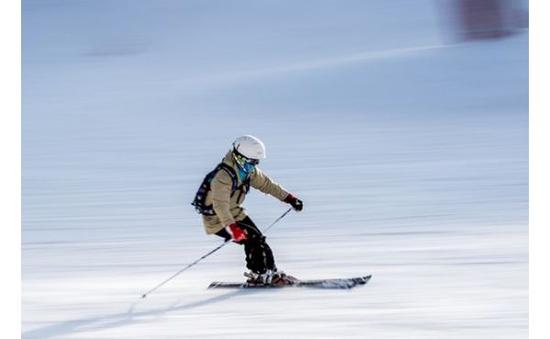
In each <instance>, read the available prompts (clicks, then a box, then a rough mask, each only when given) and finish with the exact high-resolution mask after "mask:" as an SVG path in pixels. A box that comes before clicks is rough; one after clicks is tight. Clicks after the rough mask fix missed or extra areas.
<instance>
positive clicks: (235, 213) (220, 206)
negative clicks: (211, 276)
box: [202, 151, 288, 234]
mask: <svg viewBox="0 0 550 339" xmlns="http://www.w3.org/2000/svg"><path fill="white" fill-rule="evenodd" d="M223 162H224V163H226V164H228V165H229V166H231V167H232V168H233V170H234V171H235V173H237V177H238V185H237V187H239V186H240V185H241V184H242V182H241V179H240V178H239V176H238V173H239V170H238V168H237V163H236V162H235V159H234V158H233V154H232V152H231V151H229V152H228V153H227V154H226V155H225V157H224V158H223ZM231 185H232V182H231V177H230V176H229V174H227V172H226V171H218V173H217V174H216V176H214V178H213V179H212V182H211V183H210V192H208V194H207V196H206V205H207V206H209V205H212V206H213V208H214V211H215V212H216V215H214V216H207V215H203V216H202V220H203V224H204V228H205V230H206V233H208V234H213V233H217V232H219V231H221V230H222V229H223V228H224V227H225V226H227V225H229V224H231V223H234V222H235V221H241V220H243V219H244V218H246V212H245V209H244V208H243V207H241V204H242V203H243V202H244V199H245V197H246V193H247V192H244V189H238V190H236V191H235V193H234V194H231ZM250 186H251V187H254V188H255V189H257V190H260V191H262V192H264V193H266V194H269V195H272V196H274V197H275V198H277V199H279V200H281V201H283V200H284V199H285V198H286V197H287V196H288V192H287V191H286V190H285V189H284V188H282V187H281V186H280V185H279V184H277V183H276V182H274V181H273V180H271V179H270V178H269V177H268V176H267V175H265V174H264V173H263V172H262V171H261V170H260V169H259V168H258V167H256V169H255V170H254V172H253V173H251V174H250Z"/></svg>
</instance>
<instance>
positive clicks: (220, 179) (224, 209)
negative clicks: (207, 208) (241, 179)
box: [210, 171, 235, 226]
mask: <svg viewBox="0 0 550 339" xmlns="http://www.w3.org/2000/svg"><path fill="white" fill-rule="evenodd" d="M231 184H232V182H231V177H230V176H229V174H227V173H226V172H225V171H219V172H218V173H217V174H216V176H214V178H213V179H212V182H211V183H210V189H211V194H212V207H213V208H214V212H216V215H217V216H218V218H219V219H220V222H221V223H222V225H224V226H227V225H229V224H232V223H234V222H235V219H233V215H232V214H231V210H230V208H229V200H230V199H231Z"/></svg>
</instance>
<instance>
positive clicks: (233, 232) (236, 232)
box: [225, 222, 248, 242]
mask: <svg viewBox="0 0 550 339" xmlns="http://www.w3.org/2000/svg"><path fill="white" fill-rule="evenodd" d="M225 231H226V232H227V233H229V235H230V236H231V240H233V241H234V242H241V241H244V240H246V239H248V237H247V236H246V231H245V230H243V229H242V228H240V227H239V226H237V223H236V222H234V223H232V224H230V225H228V226H225Z"/></svg>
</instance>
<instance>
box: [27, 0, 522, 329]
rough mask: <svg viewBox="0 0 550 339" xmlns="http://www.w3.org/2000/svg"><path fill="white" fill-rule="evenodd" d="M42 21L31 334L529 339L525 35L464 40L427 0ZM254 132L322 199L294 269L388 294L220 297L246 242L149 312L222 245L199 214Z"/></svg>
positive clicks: (37, 51) (30, 210)
mask: <svg viewBox="0 0 550 339" xmlns="http://www.w3.org/2000/svg"><path fill="white" fill-rule="evenodd" d="M22 9H23V115H22V122H23V154H22V155H23V165H22V172H23V173H22V175H23V187H22V192H23V216H22V218H23V225H22V271H23V283H22V285H23V286H22V304H23V324H22V326H23V333H22V336H23V338H25V339H31V338H41V339H42V338H220V337H235V338H281V337H283V338H308V337H309V338H354V337H355V338H364V337H370V338H526V337H527V334H528V234H527V230H528V226H527V221H528V220H527V219H528V78H527V77H528V75H527V74H528V72H527V69H528V55H527V46H528V36H527V33H520V34H517V35H515V36H512V37H509V38H506V39H502V40H496V41H490V42H479V43H469V44H460V45H453V44H449V42H450V41H448V39H447V38H446V37H445V36H443V35H442V34H441V32H443V31H444V29H442V27H441V25H442V23H441V17H440V16H439V15H438V11H439V9H438V7H437V6H435V1H428V0H417V1H406V0H392V1H386V0H370V1H346V2H336V1H315V2H313V1H300V2H293V1H265V2H246V1H231V2H229V1H212V2H204V1H140V2H135V1H122V0H121V1H61V0H55V1H54V0H49V1H46V0H40V1H38V0H36V1H31V0H24V1H23V3H22ZM244 133H250V134H254V135H256V136H258V137H260V138H261V139H262V140H264V142H265V143H266V145H267V152H268V159H266V160H265V161H264V162H263V163H262V164H261V167H262V168H263V169H264V170H265V171H266V172H267V173H269V174H270V175H271V176H272V177H273V178H274V179H275V180H277V181H278V182H280V183H282V184H283V185H284V186H285V187H286V188H287V189H289V190H290V191H292V192H295V193H296V194H297V195H298V196H300V197H301V198H302V199H303V200H304V202H305V210H304V212H302V213H294V212H293V213H291V214H290V215H288V216H287V217H286V218H285V219H283V220H282V221H281V222H280V223H279V224H277V225H276V226H275V227H274V228H273V229H272V230H270V232H269V233H268V240H269V243H270V244H271V246H272V248H273V249H274V251H275V254H276V258H277V262H278V265H279V267H280V268H281V269H283V270H285V271H287V272H289V273H291V274H294V275H296V276H298V277H302V278H305V279H307V278H325V277H326V278H335V277H348V276H358V275H364V274H373V278H372V280H371V281H370V282H369V283H368V285H366V286H364V287H360V288H356V289H354V290H351V291H334V290H308V289H284V290H270V291H217V290H206V287H207V286H208V284H209V283H210V282H211V281H213V280H241V279H242V277H241V274H242V272H243V270H244V267H243V253H242V249H241V248H240V247H239V246H237V245H231V246H226V247H225V248H223V249H222V250H221V251H220V252H219V253H216V254H215V255H213V256H212V257H210V258H208V259H207V260H205V261H204V262H203V263H201V264H199V265H198V266H196V267H194V268H192V269H191V270H189V271H187V272H185V273H184V274H183V275H181V276H179V277H178V278H176V279H174V280H173V281H171V282H170V283H168V284H167V285H165V286H164V287H162V288H161V289H159V290H158V291H157V292H155V293H153V294H151V295H150V296H149V297H148V298H147V299H144V300H141V299H140V295H141V294H142V293H144V292H145V291H147V290H148V289H150V288H152V287H153V286H155V285H156V284H157V283H159V282H160V281H162V280H163V279H165V278H167V277H168V276H170V275H171V274H172V273H174V272H176V271H177V270H179V269H180V268H181V267H183V266H185V265H186V264H188V263H190V262H192V261H193V260H195V259H196V258H198V257H200V256H201V255H202V254H204V253H206V252H208V251H209V250H210V249H212V248H214V247H216V246H217V245H218V244H219V243H220V240H219V239H218V238H216V237H208V236H206V235H205V234H204V232H203V229H202V226H201V223H200V218H199V216H198V215H196V214H195V212H194V211H193V209H192V208H191V206H190V205H189V203H190V201H191V200H192V198H193V195H194V193H195V190H196V188H197V186H198V184H199V183H200V180H201V179H202V177H203V176H204V174H205V173H206V172H207V171H208V170H210V169H211V168H213V167H214V166H215V165H216V163H217V162H218V161H219V159H221V157H222V156H223V155H224V153H225V152H226V151H227V149H228V147H229V144H230V142H231V141H232V140H233V138H234V137H236V136H237V135H240V134H244ZM246 207H247V209H248V211H249V213H250V216H251V217H252V218H253V219H254V220H255V221H256V223H257V224H258V225H260V226H266V225H268V224H269V223H271V222H272V221H273V220H274V219H276V218H277V217H278V216H279V215H280V214H281V213H283V212H284V211H285V209H286V208H287V206H286V205H284V204H282V203H280V202H278V201H276V200H274V199H272V198H270V197H266V196H264V195H262V194H259V193H258V192H252V193H251V194H250V196H249V197H248V199H247V202H246Z"/></svg>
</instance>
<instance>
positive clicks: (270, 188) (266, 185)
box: [250, 168, 289, 201]
mask: <svg viewBox="0 0 550 339" xmlns="http://www.w3.org/2000/svg"><path fill="white" fill-rule="evenodd" d="M250 185H251V186H252V187H254V188H255V189H257V190H259V191H261V192H264V193H265V194H269V195H271V196H274V197H275V198H277V199H279V200H281V201H284V200H285V198H286V197H287V196H288V195H289V193H288V191H287V190H285V189H284V188H283V187H281V185H279V184H278V183H276V182H274V181H273V180H271V178H269V177H268V176H267V175H265V174H264V173H263V172H262V171H261V170H260V169H259V168H256V169H255V170H254V173H253V174H252V176H251V177H250Z"/></svg>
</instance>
